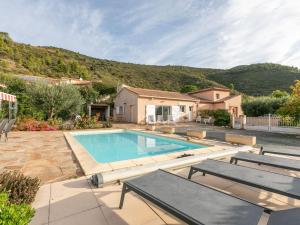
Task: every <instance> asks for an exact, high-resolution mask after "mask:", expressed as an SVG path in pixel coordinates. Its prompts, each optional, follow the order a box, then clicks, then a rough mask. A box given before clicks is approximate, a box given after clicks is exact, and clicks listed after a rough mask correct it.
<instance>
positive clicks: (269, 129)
mask: <svg viewBox="0 0 300 225" xmlns="http://www.w3.org/2000/svg"><path fill="white" fill-rule="evenodd" d="M268 119H269V120H268V131H271V114H270V113H269V116H268Z"/></svg>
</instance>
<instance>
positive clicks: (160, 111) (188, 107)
mask: <svg viewBox="0 0 300 225" xmlns="http://www.w3.org/2000/svg"><path fill="white" fill-rule="evenodd" d="M114 103H115V107H114V119H115V120H116V121H120V122H131V123H139V124H145V123H150V122H164V121H169V120H170V118H172V120H174V122H187V121H194V120H195V119H196V117H197V112H198V110H214V109H226V110H228V111H229V112H230V113H232V114H235V115H236V116H239V115H241V114H242V111H241V96H240V95H238V96H230V90H229V89H225V88H209V89H203V90H199V91H196V92H192V93H188V94H182V93H179V92H169V91H160V90H152V89H144V88H134V87H129V86H125V85H123V86H122V87H121V88H119V89H118V93H117V96H116V98H115V101H114Z"/></svg>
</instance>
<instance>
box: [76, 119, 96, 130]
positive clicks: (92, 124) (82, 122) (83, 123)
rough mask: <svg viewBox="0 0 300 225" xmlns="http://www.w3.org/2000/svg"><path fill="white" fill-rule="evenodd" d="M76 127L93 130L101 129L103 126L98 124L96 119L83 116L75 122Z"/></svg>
mask: <svg viewBox="0 0 300 225" xmlns="http://www.w3.org/2000/svg"><path fill="white" fill-rule="evenodd" d="M75 127H76V128H77V129H92V128H101V127H102V125H101V124H100V123H98V121H97V118H96V117H91V118H89V117H88V116H82V117H81V119H78V120H76V121H75Z"/></svg>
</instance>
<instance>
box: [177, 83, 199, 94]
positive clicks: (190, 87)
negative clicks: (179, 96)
mask: <svg viewBox="0 0 300 225" xmlns="http://www.w3.org/2000/svg"><path fill="white" fill-rule="evenodd" d="M197 90H198V87H197V86H195V85H185V86H183V87H182V88H181V90H180V92H181V93H188V92H192V91H197Z"/></svg>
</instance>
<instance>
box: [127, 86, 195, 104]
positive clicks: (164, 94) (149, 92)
mask: <svg viewBox="0 0 300 225" xmlns="http://www.w3.org/2000/svg"><path fill="white" fill-rule="evenodd" d="M125 88H127V89H128V90H130V91H132V92H134V93H136V94H137V95H139V96H143V97H154V98H165V99H178V100H185V101H198V100H197V99H196V98H193V97H191V96H189V95H186V94H181V93H179V92H172V91H160V90H154V89H144V88H134V87H128V86H127V87H125Z"/></svg>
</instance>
